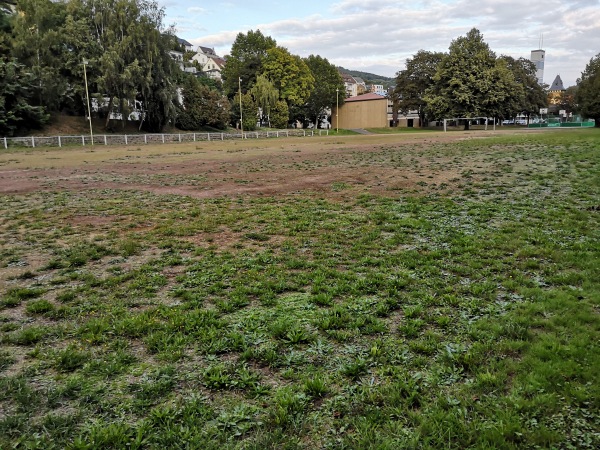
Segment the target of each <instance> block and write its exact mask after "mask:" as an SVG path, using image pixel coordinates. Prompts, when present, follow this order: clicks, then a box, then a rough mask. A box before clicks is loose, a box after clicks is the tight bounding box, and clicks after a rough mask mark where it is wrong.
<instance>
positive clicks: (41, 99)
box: [12, 0, 69, 110]
mask: <svg viewBox="0 0 600 450" xmlns="http://www.w3.org/2000/svg"><path fill="white" fill-rule="evenodd" d="M66 12H67V11H66V8H65V4H64V3H62V2H52V1H50V0H19V2H18V3H17V14H15V17H14V20H13V30H12V32H13V45H12V54H13V56H14V57H16V58H17V59H18V60H19V62H20V63H22V64H23V65H25V66H26V67H28V68H30V70H31V73H32V74H33V76H34V78H35V83H34V84H33V86H32V87H33V92H32V101H34V102H35V103H36V104H37V105H40V106H45V107H46V108H49V109H53V110H56V109H58V108H59V106H60V103H61V101H62V99H63V97H64V96H65V95H66V94H67V91H68V89H69V86H68V80H67V79H66V78H65V77H64V76H62V75H63V74H62V70H63V69H62V67H63V55H64V53H65V47H64V45H63V44H64V39H63V35H62V28H63V24H64V22H65V16H66Z"/></svg>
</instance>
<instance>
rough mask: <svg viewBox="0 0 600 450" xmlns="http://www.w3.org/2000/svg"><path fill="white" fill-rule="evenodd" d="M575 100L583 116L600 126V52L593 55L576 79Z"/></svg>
mask: <svg viewBox="0 0 600 450" xmlns="http://www.w3.org/2000/svg"><path fill="white" fill-rule="evenodd" d="M575 102H576V103H577V105H578V108H579V111H580V113H581V114H582V116H583V117H584V118H592V119H594V120H595V121H596V127H600V53H599V54H597V55H596V56H594V57H593V58H592V59H591V60H590V62H589V63H588V64H587V66H586V67H585V70H584V71H583V72H582V73H581V77H580V78H579V79H578V80H577V93H576V94H575Z"/></svg>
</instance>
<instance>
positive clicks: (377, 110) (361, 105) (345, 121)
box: [331, 93, 389, 130]
mask: <svg viewBox="0 0 600 450" xmlns="http://www.w3.org/2000/svg"><path fill="white" fill-rule="evenodd" d="M387 110H388V100H387V98H386V97H383V96H381V95H379V94H374V93H369V94H363V95H357V96H356V97H350V98H347V99H346V100H345V103H344V104H343V105H342V106H340V109H339V112H338V111H336V108H335V107H334V108H333V111H332V115H331V124H332V126H333V128H342V129H346V130H352V129H356V128H385V127H388V126H389V123H388V117H387ZM338 120H339V123H338Z"/></svg>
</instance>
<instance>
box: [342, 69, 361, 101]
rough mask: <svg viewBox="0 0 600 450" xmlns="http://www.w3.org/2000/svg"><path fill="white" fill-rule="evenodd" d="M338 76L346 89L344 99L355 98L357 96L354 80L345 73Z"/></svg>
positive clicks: (356, 86)
mask: <svg viewBox="0 0 600 450" xmlns="http://www.w3.org/2000/svg"><path fill="white" fill-rule="evenodd" d="M340 75H341V77H342V80H343V81H344V86H345V88H346V97H347V98H351V97H356V96H357V95H358V83H357V82H356V79H355V78H354V77H353V76H352V75H349V74H347V73H343V72H340Z"/></svg>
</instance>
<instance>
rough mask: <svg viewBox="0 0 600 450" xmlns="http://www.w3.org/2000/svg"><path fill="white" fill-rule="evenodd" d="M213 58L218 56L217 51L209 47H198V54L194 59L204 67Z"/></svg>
mask: <svg viewBox="0 0 600 450" xmlns="http://www.w3.org/2000/svg"><path fill="white" fill-rule="evenodd" d="M212 56H217V54H216V53H215V49H213V48H209V47H202V46H201V45H199V46H198V48H197V49H196V54H195V55H194V56H193V57H192V60H193V61H197V62H198V64H199V65H200V67H202V68H203V67H204V65H205V64H206V63H207V62H208V59H209V58H210V57H212Z"/></svg>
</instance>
